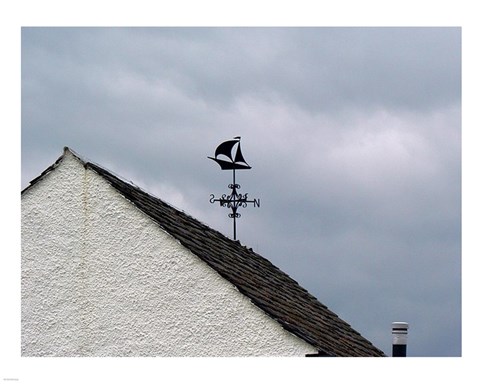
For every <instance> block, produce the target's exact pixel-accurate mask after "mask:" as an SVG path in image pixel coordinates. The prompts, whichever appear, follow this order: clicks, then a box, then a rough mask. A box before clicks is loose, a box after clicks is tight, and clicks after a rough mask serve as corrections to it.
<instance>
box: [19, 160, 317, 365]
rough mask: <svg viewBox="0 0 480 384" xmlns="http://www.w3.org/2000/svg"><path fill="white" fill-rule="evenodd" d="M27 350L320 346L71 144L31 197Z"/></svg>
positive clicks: (25, 237)
mask: <svg viewBox="0 0 480 384" xmlns="http://www.w3.org/2000/svg"><path fill="white" fill-rule="evenodd" d="M21 321H22V340H21V350H22V355H23V356H245V355H248V356H252V355H253V356H254V355H257V356H258V355H261V356H275V355H279V356H304V355H305V354H306V353H312V352H315V351H314V349H313V348H312V347H311V346H310V345H309V344H307V343H305V342H304V341H303V340H301V339H299V338H298V337H296V336H294V335H292V334H291V333H289V332H287V331H285V330H284V329H283V328H282V327H281V326H280V325H279V324H278V323H276V322H275V321H273V320H272V319H271V318H270V317H268V316H267V315H266V314H265V313H264V312H263V311H261V310H260V309H258V308H257V307H256V306H254V305H253V304H252V303H251V302H250V301H249V300H248V299H247V298H246V297H245V296H243V295H242V294H241V293H240V292H238V290H237V289H236V288H235V287H234V286H233V285H232V284H230V283H229V282H227V281H226V280H224V279H223V278H222V277H220V275H218V274H217V273H216V272H215V271H214V270H212V269H211V268H210V267H208V266H207V265H206V264H205V263H204V262H203V261H201V260H200V259H199V258H198V257H196V256H195V255H193V254H192V253H191V252H189V251H188V250H187V249H185V248H184V247H183V246H181V245H180V244H179V243H178V242H177V241H176V240H175V239H174V238H172V237H171V236H170V235H168V234H167V233H165V232H164V231H162V230H161V229H160V228H159V227H158V226H157V225H156V224H155V223H154V222H153V221H152V220H151V219H149V218H148V217H147V216H146V215H145V214H143V213H142V212H140V211H139V210H137V209H136V208H135V207H134V206H133V205H132V204H131V203H130V202H129V201H127V200H126V199H125V198H123V197H122V196H121V195H120V194H118V193H117V192H116V191H115V190H114V189H113V188H112V187H111V186H110V185H109V184H108V183H107V182H105V181H104V180H103V179H102V178H101V177H100V176H98V175H97V174H96V173H94V172H93V171H91V170H88V169H85V168H84V167H83V165H82V164H81V163H80V162H79V161H78V160H77V159H76V158H75V157H74V156H72V155H71V154H70V153H69V152H67V153H66V154H65V157H64V159H63V160H62V162H61V163H60V165H59V166H58V167H57V168H56V169H55V170H54V171H52V172H51V173H50V174H48V175H47V176H46V177H45V178H44V179H43V180H41V181H40V182H38V183H37V184H35V185H33V186H32V187H31V188H30V189H28V190H27V191H26V192H24V194H23V195H22V318H21Z"/></svg>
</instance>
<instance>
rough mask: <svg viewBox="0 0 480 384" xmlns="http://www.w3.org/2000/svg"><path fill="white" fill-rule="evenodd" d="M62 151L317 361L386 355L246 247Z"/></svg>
mask: <svg viewBox="0 0 480 384" xmlns="http://www.w3.org/2000/svg"><path fill="white" fill-rule="evenodd" d="M66 151H69V152H70V153H72V154H73V155H74V156H75V157H76V158H77V159H78V160H80V161H81V162H82V163H83V165H84V166H85V167H86V168H89V169H91V170H93V171H95V172H96V173H97V174H99V175H100V176H101V177H102V178H104V179H105V180H106V181H107V182H108V183H110V184H111V185H112V186H113V188H115V189H116V190H117V191H118V192H119V193H120V194H122V195H123V196H124V197H125V198H126V199H128V200H129V201H131V202H132V203H133V204H134V205H135V206H136V207H137V208H138V209H140V210H141V211H142V212H144V213H145V214H147V215H148V216H149V217H151V218H152V220H154V221H155V222H156V223H157V224H158V225H159V226H160V227H161V228H162V229H163V230H165V231H166V232H167V233H169V234H170V235H171V236H173V237H174V238H175V239H177V240H178V241H179V242H180V243H181V244H182V245H183V246H184V247H185V248H187V249H189V250H190V251H191V252H192V253H193V254H195V255H196V256H198V257H199V258H200V259H201V260H203V261H204V262H205V263H207V264H208V265H209V266H210V267H211V268H213V269H214V270H215V271H217V272H218V273H219V274H220V275H221V276H222V277H223V278H225V279H226V280H228V281H229V282H231V283H232V284H234V285H235V286H236V287H237V289H238V290H239V291H240V292H241V293H242V294H244V295H245V296H247V297H248V298H249V299H250V300H251V301H252V303H253V304H255V305H256V306H257V307H258V308H260V309H262V310H263V311H264V312H265V313H266V314H267V315H268V316H270V317H271V318H272V319H274V320H275V321H277V322H278V323H279V324H280V325H281V326H282V327H283V328H284V329H286V330H287V331H289V332H291V333H293V334H294V335H296V336H298V337H299V338H301V339H303V340H304V341H306V342H307V343H309V344H311V345H312V346H313V347H314V348H316V349H317V350H318V352H319V355H320V356H385V354H384V353H383V352H382V351H381V350H379V349H378V348H376V347H375V346H374V345H373V344H372V343H371V342H370V341H368V340H367V339H365V338H364V337H363V336H361V335H360V333H358V332H357V331H355V330H354V329H353V328H352V327H351V326H350V325H349V324H348V323H346V322H345V321H343V320H342V319H340V318H339V317H338V316H337V315H336V314H335V313H333V312H332V311H331V310H329V309H328V308H327V307H326V306H325V305H323V304H322V303H320V302H319V301H318V300H317V299H316V298H315V297H314V296H313V295H311V294H310V293H309V292H308V291H307V290H305V289H304V288H302V287H301V286H300V285H299V284H298V283H297V282H296V281H295V280H293V279H292V278H291V277H289V276H288V275H287V274H286V273H284V272H282V271H281V270H280V269H279V268H277V267H276V266H275V265H273V264H272V263H271V262H270V261H268V260H267V259H266V258H264V257H262V256H260V255H259V254H257V253H255V252H254V251H253V250H252V249H251V248H247V247H245V246H243V245H242V244H241V243H240V242H239V241H234V240H232V239H230V238H228V237H226V236H225V235H223V234H222V233H220V232H218V231H216V230H214V229H212V228H210V227H208V226H207V225H205V224H203V223H201V222H200V221H198V220H196V219H195V218H193V217H191V216H189V215H188V214H186V213H184V212H182V211H180V210H178V209H176V208H174V207H172V206H171V205H169V204H167V203H166V202H164V201H162V200H161V199H159V198H157V197H154V196H152V195H150V194H148V193H147V192H145V191H143V190H141V189H140V188H139V187H137V186H134V185H132V184H131V183H129V182H127V181H124V180H122V179H121V178H120V177H118V176H116V175H114V174H113V173H112V172H110V171H108V170H106V169H105V168H103V167H101V166H99V165H97V164H95V163H92V162H89V161H85V160H83V159H82V158H80V157H79V156H78V155H77V154H75V152H73V151H71V150H70V149H69V148H67V147H65V152H66ZM62 158H63V155H62V156H61V157H60V158H59V159H58V160H57V161H56V162H55V163H54V164H53V165H52V166H50V167H49V168H47V169H46V170H45V171H44V172H43V173H42V174H41V175H40V176H39V177H37V178H36V179H34V180H32V182H31V183H30V185H33V184H35V183H36V182H37V181H38V180H39V179H41V178H42V177H43V176H44V175H46V174H47V173H49V172H50V171H51V170H53V169H54V168H55V167H56V166H57V165H58V164H59V163H60V161H61V159H62ZM28 188H29V187H27V188H26V189H28ZM26 189H25V190H26ZM25 190H24V191H25ZM22 193H23V191H22Z"/></svg>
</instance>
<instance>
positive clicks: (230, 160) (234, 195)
mask: <svg viewBox="0 0 480 384" xmlns="http://www.w3.org/2000/svg"><path fill="white" fill-rule="evenodd" d="M208 158H209V159H212V160H213V161H215V162H217V163H218V165H220V167H221V168H222V170H232V171H233V182H232V184H229V185H228V188H230V189H231V190H232V192H231V193H230V195H227V194H223V195H222V197H221V198H219V199H216V198H215V195H213V194H211V195H210V203H212V204H214V203H216V202H219V203H220V206H221V207H227V208H230V209H231V210H232V213H230V214H229V215H228V217H230V218H232V219H233V239H234V240H236V239H237V222H236V219H237V218H239V217H240V216H241V215H240V213H238V212H237V210H238V208H239V207H243V208H246V207H247V204H249V203H253V206H254V207H260V199H253V200H248V193H245V194H241V193H238V190H239V189H240V185H239V184H237V183H236V181H235V170H237V169H251V168H252V167H250V165H248V164H247V162H246V161H245V159H244V157H243V155H242V150H241V149H240V136H237V137H234V138H233V140H227V141H225V142H223V143H221V144H220V145H219V146H218V147H217V149H216V150H215V157H210V156H208Z"/></svg>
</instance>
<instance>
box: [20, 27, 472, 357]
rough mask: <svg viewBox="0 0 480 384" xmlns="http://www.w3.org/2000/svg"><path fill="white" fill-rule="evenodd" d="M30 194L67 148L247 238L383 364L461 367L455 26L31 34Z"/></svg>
mask: <svg viewBox="0 0 480 384" xmlns="http://www.w3.org/2000/svg"><path fill="white" fill-rule="evenodd" d="M21 44H22V47H21V54H22V59H21V60H22V61H21V63H22V79H21V80H22V89H21V90H22V111H21V119H22V128H21V150H22V152H21V153H22V154H21V156H22V165H21V173H22V175H21V180H22V181H21V183H22V189H23V188H24V187H26V186H27V185H28V182H29V181H30V180H32V179H33V178H34V177H36V176H37V175H39V174H40V173H41V172H42V171H43V170H44V169H45V168H47V167H48V166H49V165H51V164H52V163H53V162H54V161H55V160H56V159H57V158H58V157H59V156H60V155H61V154H62V151H63V147H64V146H68V147H70V148H72V149H73V150H74V151H76V152H77V153H78V154H80V155H81V156H83V157H84V158H86V159H88V160H91V161H93V162H95V163H98V164H100V165H102V166H104V167H106V168H107V169H109V170H111V171H113V172H114V173H116V174H118V175H121V176H122V177H124V178H125V179H127V180H131V181H132V182H134V183H135V184H136V185H138V186H140V187H141V188H143V189H144V190H146V191H147V192H150V193H151V194H153V195H155V196H157V197H160V198H161V199H163V200H165V201H166V202H169V203H171V204H172V205H174V206H176V207H177V208H179V209H181V210H184V211H185V212H187V213H189V214H191V215H192V216H194V217H196V218H197V219H199V220H201V221H202V222H204V223H206V224H207V225H209V226H211V227H212V228H214V229H217V230H219V231H221V232H222V233H224V234H225V235H227V236H232V222H231V219H229V218H228V210H227V209H226V208H221V207H219V206H218V205H212V204H210V203H209V197H210V194H211V193H213V194H215V195H216V196H219V195H221V194H223V193H227V192H229V190H228V188H227V185H228V184H229V183H230V182H231V172H230V171H222V170H220V167H219V166H218V165H217V164H216V163H214V162H213V161H211V160H209V159H208V158H207V156H213V154H214V151H215V148H216V146H217V145H218V144H220V143H221V142H222V141H225V140H228V139H231V138H233V137H235V136H241V137H242V139H241V143H242V151H243V155H244V157H245V159H246V161H247V162H248V163H249V164H250V165H251V166H252V169H251V170H248V171H238V172H237V182H238V183H239V184H240V185H241V191H242V192H248V193H249V196H250V197H255V198H260V201H261V206H260V208H254V207H253V206H249V207H248V208H244V209H243V208H242V209H241V211H240V213H241V214H242V217H241V218H240V219H239V220H238V222H237V224H238V226H237V237H238V238H239V240H240V241H241V242H242V243H243V244H245V245H247V246H249V247H253V249H254V250H255V251H257V252H258V253H260V254H261V255H262V256H264V257H265V258H267V259H268V260H270V261H271V262H272V263H273V264H275V265H277V266H278V267H279V268H280V269H282V270H283V271H284V272H286V273H287V274H289V275H290V276H291V277H292V278H294V279H295V280H297V281H298V282H299V283H300V285H302V286H303V287H304V288H306V289H307V290H308V291H309V292H310V293H312V294H313V295H314V296H315V297H317V298H318V300H319V301H320V302H322V303H323V304H325V305H327V306H328V307H329V308H330V309H331V310H332V311H333V312H335V313H336V314H338V315H339V316H340V317H341V318H342V319H344V320H345V321H347V322H348V323H349V324H350V325H351V326H352V327H353V328H354V329H355V330H357V331H359V332H360V333H361V334H362V335H363V336H365V337H366V338H367V339H369V340H370V341H371V342H372V343H373V344H374V345H376V346H377V347H379V348H380V349H382V350H383V351H384V352H385V353H387V354H388V355H390V354H391V341H392V340H391V330H390V326H391V322H392V321H407V322H409V324H410V332H409V342H408V355H409V356H460V355H461V347H462V346H461V331H462V329H461V29H460V28H23V29H22V38H21Z"/></svg>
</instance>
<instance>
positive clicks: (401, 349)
mask: <svg viewBox="0 0 480 384" xmlns="http://www.w3.org/2000/svg"><path fill="white" fill-rule="evenodd" d="M407 335H408V323H405V322H403V321H395V322H393V323H392V336H393V344H392V357H406V356H407Z"/></svg>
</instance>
